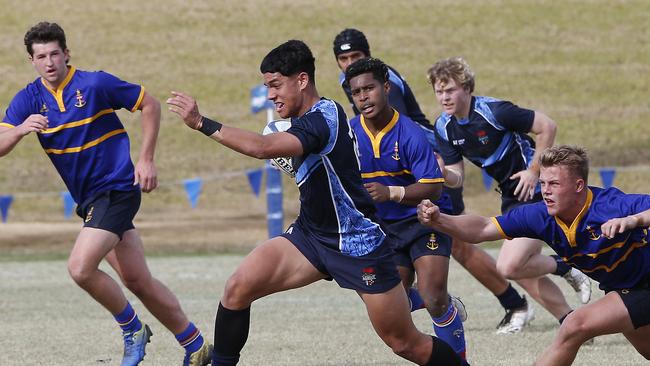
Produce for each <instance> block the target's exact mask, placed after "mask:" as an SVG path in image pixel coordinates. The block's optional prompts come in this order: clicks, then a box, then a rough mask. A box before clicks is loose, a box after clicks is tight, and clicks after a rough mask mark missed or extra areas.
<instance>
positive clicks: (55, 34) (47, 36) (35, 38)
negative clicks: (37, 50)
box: [25, 22, 68, 56]
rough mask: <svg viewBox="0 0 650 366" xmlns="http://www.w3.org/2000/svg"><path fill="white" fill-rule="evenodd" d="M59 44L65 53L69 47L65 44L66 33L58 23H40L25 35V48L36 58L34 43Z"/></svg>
mask: <svg viewBox="0 0 650 366" xmlns="http://www.w3.org/2000/svg"><path fill="white" fill-rule="evenodd" d="M54 41H57V42H59V46H61V49H62V50H63V51H65V50H66V49H67V48H68V46H67V45H66V44H65V32H64V31H63V28H61V26H60V25H58V24H56V23H49V22H40V23H38V24H36V25H35V26H33V27H32V28H31V29H30V30H28V31H27V33H25V47H26V48H27V53H29V55H30V56H34V49H33V48H32V45H33V44H34V43H49V42H54Z"/></svg>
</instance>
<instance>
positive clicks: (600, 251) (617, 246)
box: [562, 232, 632, 262]
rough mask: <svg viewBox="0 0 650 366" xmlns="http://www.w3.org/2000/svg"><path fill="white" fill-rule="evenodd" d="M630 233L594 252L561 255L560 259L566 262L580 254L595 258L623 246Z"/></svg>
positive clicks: (580, 255)
mask: <svg viewBox="0 0 650 366" xmlns="http://www.w3.org/2000/svg"><path fill="white" fill-rule="evenodd" d="M630 235H632V233H631V232H630V233H629V234H627V237H625V239H624V240H623V241H619V242H618V243H614V244H612V245H610V246H608V247H607V248H603V249H601V250H599V251H597V252H596V253H576V254H574V255H572V256H570V257H568V258H567V257H562V259H564V261H565V262H567V261H569V260H571V259H573V258H576V257H582V256H587V257H591V258H596V257H598V256H599V255H601V254H605V253H607V252H610V251H612V250H614V249H620V248H623V247H624V246H625V243H626V242H627V239H629V238H630Z"/></svg>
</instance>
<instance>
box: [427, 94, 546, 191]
mask: <svg viewBox="0 0 650 366" xmlns="http://www.w3.org/2000/svg"><path fill="white" fill-rule="evenodd" d="M534 119H535V111H532V110H530V109H524V108H519V107H518V106H516V105H514V104H512V103H510V102H507V101H502V100H498V99H494V98H490V97H481V96H475V97H472V101H471V105H470V111H469V116H468V117H467V118H466V119H463V120H460V121H459V120H457V119H456V117H454V116H450V115H448V114H447V113H444V112H443V113H442V114H441V115H440V117H438V119H437V120H436V123H435V133H436V139H437V141H438V148H439V150H440V155H442V158H443V160H444V162H445V164H448V165H451V164H455V163H458V162H460V161H462V160H463V157H466V158H467V159H468V160H469V161H471V162H472V163H473V164H474V165H476V166H478V167H480V168H484V169H485V171H486V172H487V173H488V174H489V175H490V176H491V177H492V178H493V179H494V180H496V181H497V182H498V184H499V188H500V189H501V192H503V194H504V195H508V196H514V194H513V192H514V190H515V188H516V187H517V183H518V180H510V176H511V175H513V174H515V173H517V172H520V171H522V170H526V169H527V168H528V167H529V166H530V164H531V163H532V159H533V155H534V154H535V141H534V140H533V139H532V138H531V137H530V136H528V135H527V133H528V132H530V129H531V128H532V126H533V120H534ZM538 187H539V186H538ZM537 191H539V188H538V189H537Z"/></svg>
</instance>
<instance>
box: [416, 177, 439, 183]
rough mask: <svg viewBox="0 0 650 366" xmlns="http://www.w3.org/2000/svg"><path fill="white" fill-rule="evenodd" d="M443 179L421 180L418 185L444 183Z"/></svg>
mask: <svg viewBox="0 0 650 366" xmlns="http://www.w3.org/2000/svg"><path fill="white" fill-rule="evenodd" d="M444 182H445V178H422V179H420V180H418V183H444Z"/></svg>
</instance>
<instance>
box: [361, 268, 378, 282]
mask: <svg viewBox="0 0 650 366" xmlns="http://www.w3.org/2000/svg"><path fill="white" fill-rule="evenodd" d="M376 279H377V275H376V274H375V269H374V268H372V267H366V268H364V269H362V270H361V281H363V282H365V284H366V286H372V285H373V284H374V283H375V280H376Z"/></svg>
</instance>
